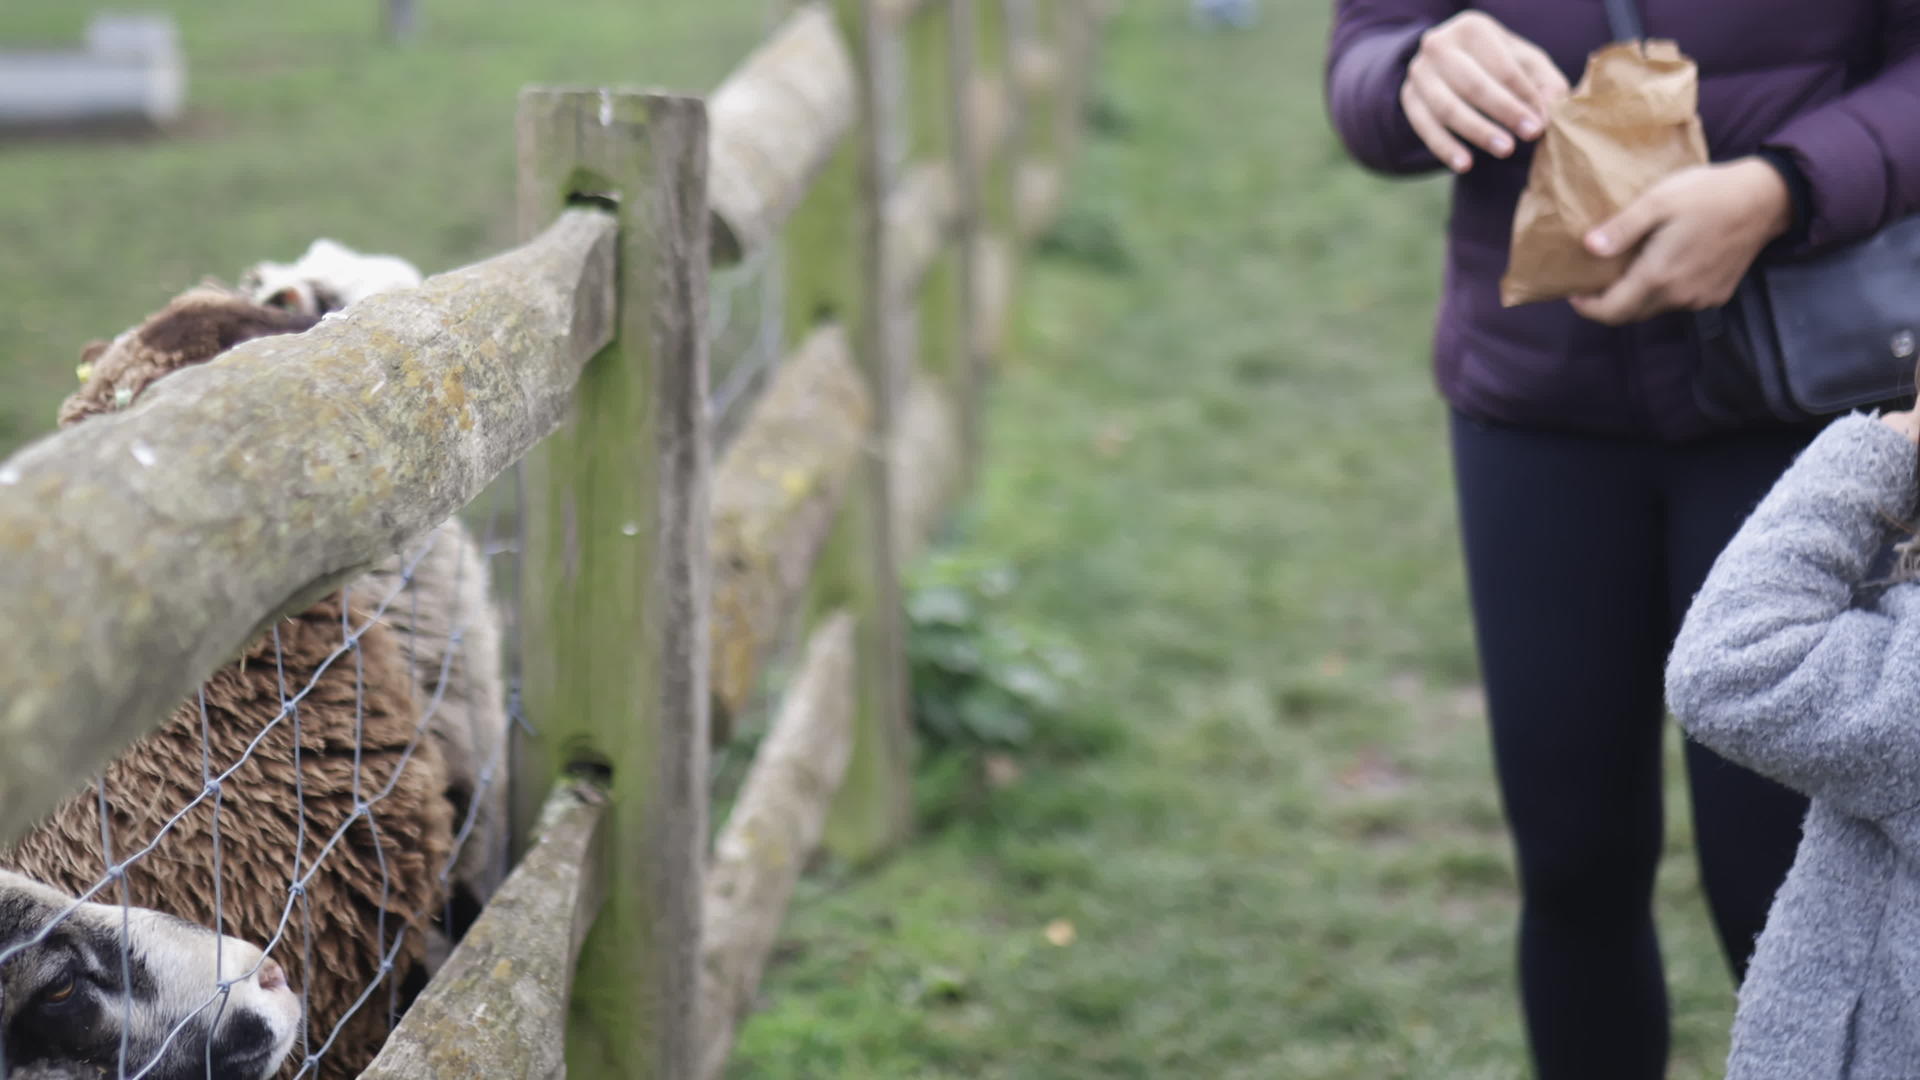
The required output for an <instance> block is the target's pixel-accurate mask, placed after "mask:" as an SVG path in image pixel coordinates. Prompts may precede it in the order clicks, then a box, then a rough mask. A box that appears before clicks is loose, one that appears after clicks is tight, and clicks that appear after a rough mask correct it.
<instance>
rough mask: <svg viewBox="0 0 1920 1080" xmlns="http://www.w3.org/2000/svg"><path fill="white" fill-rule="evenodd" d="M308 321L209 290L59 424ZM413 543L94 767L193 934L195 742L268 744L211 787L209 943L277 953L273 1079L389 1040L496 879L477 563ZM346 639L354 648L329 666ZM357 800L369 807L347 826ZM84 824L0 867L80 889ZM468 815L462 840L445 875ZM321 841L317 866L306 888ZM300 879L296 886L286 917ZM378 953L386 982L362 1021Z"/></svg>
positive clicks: (455, 539)
mask: <svg viewBox="0 0 1920 1080" xmlns="http://www.w3.org/2000/svg"><path fill="white" fill-rule="evenodd" d="M315 321H316V320H314V319H313V318H311V317H309V316H303V315H298V314H294V313H289V312H284V311H279V310H277V309H274V308H267V307H263V306H261V305H258V304H255V303H253V302H252V301H251V300H249V299H248V298H246V297H244V296H241V295H239V294H236V293H233V292H230V291H227V290H224V289H222V288H219V287H211V286H202V287H200V288H196V289H192V290H189V291H188V292H186V293H183V294H182V295H181V296H179V297H176V298H175V300H174V301H173V302H171V303H169V304H168V305H167V307H166V308H165V309H163V310H162V311H160V312H158V313H156V314H155V315H154V316H152V317H150V318H149V319H147V320H146V321H145V322H143V323H142V324H141V325H140V326H138V327H136V328H134V329H133V330H130V331H128V332H127V333H125V334H122V335H121V336H120V337H119V338H117V339H116V340H115V341H114V342H112V343H110V344H106V345H102V344H99V343H95V344H93V345H90V346H89V347H88V349H87V351H86V353H85V354H84V358H83V359H84V362H83V367H82V375H83V378H85V385H83V387H82V388H81V390H80V391H79V392H77V393H75V394H74V395H73V396H72V397H71V398H69V399H68V401H67V402H66V403H65V404H64V405H63V406H62V408H61V410H60V419H61V423H62V424H63V425H68V424H73V423H77V422H79V421H81V420H84V419H85V418H86V417H88V416H92V415H96V414H99V413H102V412H107V411H112V410H115V409H119V408H124V407H126V406H127V405H128V404H130V403H131V402H132V401H133V399H134V398H136V397H137V396H138V395H139V393H140V392H141V391H142V390H144V389H145V388H146V387H147V386H148V385H151V383H152V382H154V381H155V380H157V379H159V378H162V377H164V376H165V375H167V374H168V373H170V372H172V371H175V370H178V369H180V368H181V367H185V366H188V365H191V364H195V363H201V362H204V361H206V360H209V359H211V358H212V357H214V356H216V355H218V354H219V353H220V352H224V351H225V350H226V349H228V348H230V347H232V346H233V345H235V344H237V343H239V342H241V341H245V340H248V339H250V338H253V337H260V336H265V335H268V334H274V333H294V332H298V331H300V330H302V329H305V328H306V327H307V326H310V325H312V324H313V322H315ZM427 543H428V544H429V545H430V546H428V547H427V548H426V552H425V554H424V555H418V557H417V558H416V559H406V558H405V557H401V558H396V559H394V560H390V561H389V562H388V563H387V564H385V565H383V566H381V567H380V568H378V569H377V570H376V571H375V572H373V573H371V574H369V575H368V576H367V577H366V578H363V579H362V580H361V581H358V582H355V583H354V584H353V585H352V586H350V587H349V588H348V589H346V590H344V591H343V593H341V594H337V595H335V596H332V597H329V598H327V599H325V600H322V601H321V602H319V603H317V604H315V605H313V606H312V607H311V608H309V609H307V610H306V611H304V612H301V613H300V614H298V615H295V616H293V617H290V618H288V619H286V620H284V621H282V622H280V623H278V624H276V626H275V627H274V630H275V631H277V635H278V642H277V644H276V641H275V636H274V634H273V633H269V634H267V635H266V636H264V637H263V638H261V639H260V640H258V641H256V642H254V643H253V644H252V645H251V646H249V647H248V649H247V650H246V651H245V652H244V653H243V655H242V656H241V657H240V659H238V660H237V661H235V662H233V663H230V664H228V665H227V666H225V667H223V668H221V669H220V670H219V671H217V672H215V673H214V675H213V676H212V677H211V678H210V679H209V680H208V681H207V683H206V685H205V687H204V696H205V705H206V713H205V721H204V723H203V720H202V713H201V701H200V696H199V695H196V696H195V697H194V698H193V699H192V700H189V701H187V702H185V703H183V704H182V705H181V706H180V707H179V708H177V709H176V710H175V711H174V713H173V714H172V715H171V716H170V717H169V718H168V719H167V721H166V722H165V723H164V724H163V725H162V726H161V727H160V729H159V730H157V731H156V732H154V733H153V734H152V735H150V736H148V737H147V738H145V739H143V740H141V741H140V742H138V743H136V744H135V745H134V746H133V747H132V748H130V749H129V750H128V751H127V752H126V753H124V754H122V755H120V756H119V758H118V759H116V760H115V761H114V762H112V763H111V764H110V765H109V766H108V767H107V770H106V774H105V784H106V789H107V793H108V796H109V801H110V813H109V817H110V820H111V822H112V825H113V831H112V832H113V848H114V853H115V856H116V858H121V859H124V858H126V857H127V855H128V853H129V852H131V851H135V850H137V849H139V848H140V847H142V846H144V845H146V844H147V843H149V841H152V839H153V838H154V837H155V836H156V835H159V839H158V841H157V842H154V848H153V850H152V851H151V852H149V853H148V854H146V855H145V856H144V857H143V858H141V859H140V860H138V861H137V862H136V863H135V864H134V865H132V866H131V867H129V868H128V870H127V875H128V878H129V881H130V883H131V885H132V888H133V897H132V898H133V902H134V903H136V904H139V905H142V906H146V907H153V908H157V909H159V910H163V911H167V912H169V913H172V914H175V915H178V916H180V917H183V918H186V919H190V920H193V921H197V922H201V923H204V924H206V925H209V926H211V925H214V920H215V918H216V914H217V913H216V911H215V907H214V897H215V893H214V885H215V882H214V870H213V863H212V857H213V844H212V829H213V814H214V800H212V799H206V800H203V801H202V802H201V803H200V804H199V805H197V806H195V807H194V808H193V809H192V810H190V811H188V812H187V813H186V814H185V815H184V817H182V818H181V820H180V821H178V822H177V823H176V824H174V825H173V827H172V828H171V829H168V830H166V831H165V833H164V835H160V834H161V830H162V829H163V828H164V827H165V825H166V824H167V822H168V821H169V820H170V818H171V817H172V815H173V814H174V813H176V812H177V811H179V809H180V808H181V807H183V806H186V805H187V804H188V803H190V802H192V801H193V800H194V798H195V796H196V795H199V794H200V793H201V791H202V781H201V776H202V771H201V770H202V753H203V752H202V744H203V739H202V732H203V729H204V731H205V733H206V745H207V746H208V751H209V753H210V757H211V763H210V768H211V770H212V774H213V775H216V776H217V775H219V774H220V773H221V772H223V771H224V770H226V769H228V768H229V767H231V766H233V764H234V763H235V762H236V761H240V759H241V758H242V757H243V755H246V748H247V746H248V745H249V743H251V742H252V740H253V739H254V738H255V737H257V736H259V735H260V734H261V732H262V730H263V729H268V730H267V733H266V735H265V736H264V738H262V739H261V741H260V743H259V745H258V746H257V747H256V748H255V749H254V750H253V752H252V754H251V755H247V756H246V760H245V761H244V762H243V763H241V764H240V765H239V766H238V768H237V769H234V771H233V773H232V775H231V776H228V777H227V778H226V779H225V780H224V781H223V782H222V783H221V785H220V789H219V799H218V804H219V807H220V817H219V835H220V845H219V851H220V859H221V863H220V878H221V880H220V882H219V890H220V891H219V896H220V900H221V904H220V907H221V909H222V910H223V913H224V921H223V923H222V925H221V927H220V928H221V930H222V931H223V932H225V933H229V934H233V935H236V936H239V937H243V938H247V939H250V940H254V941H257V942H260V943H261V944H263V945H265V944H268V943H276V942H277V943H276V944H274V945H273V947H272V953H273V955H274V957H275V958H276V959H278V960H279V961H280V963H281V964H282V965H284V966H285V967H286V968H287V970H288V973H289V976H290V977H291V978H292V979H293V980H294V984H295V985H296V986H299V987H302V988H303V990H304V991H305V996H306V1001H307V1024H308V1028H307V1031H308V1042H307V1044H306V1046H305V1047H304V1048H296V1055H295V1057H294V1059H293V1060H292V1061H290V1062H289V1064H288V1066H287V1068H286V1069H285V1070H283V1072H284V1073H287V1074H290V1073H291V1072H292V1071H293V1070H295V1069H296V1068H297V1067H298V1066H299V1065H300V1055H301V1053H308V1052H310V1053H317V1052H319V1051H320V1050H321V1048H322V1046H323V1045H324V1044H325V1043H326V1042H327V1040H328V1039H329V1037H330V1036H334V1031H335V1025H336V1024H339V1023H341V1022H342V1020H343V1018H344V1021H345V1022H344V1025H343V1026H341V1027H340V1029H339V1032H338V1035H337V1037H335V1039H334V1042H333V1045H332V1046H331V1047H330V1048H329V1049H328V1050H327V1052H326V1054H325V1056H324V1057H323V1058H322V1059H321V1061H320V1062H319V1064H318V1068H317V1070H316V1073H315V1075H318V1076H321V1077H349V1076H354V1075H356V1074H358V1073H359V1071H360V1070H361V1069H362V1068H364V1067H365V1066H366V1064H367V1063H368V1062H370V1061H371V1060H372V1058H373V1056H374V1055H375V1054H376V1053H377V1052H378V1049H379V1046H380V1044H381V1042H382V1041H383V1040H384V1038H385V1036H386V1034H387V1031H388V1027H389V1025H388V1019H389V1009H390V1006H391V1005H392V1004H399V1005H404V1004H405V1003H406V1002H407V1000H408V999H409V998H410V996H411V995H412V994H413V993H415V992H417V990H418V988H419V986H420V985H422V984H423V983H424V981H425V979H426V978H427V976H428V974H429V949H430V948H432V949H433V951H434V952H438V951H439V950H440V949H441V948H444V946H445V944H446V941H445V938H446V937H447V936H452V935H457V933H458V932H459V931H460V930H461V929H462V928H463V924H464V922H465V921H466V920H467V919H470V917H471V914H472V910H473V909H474V908H477V906H478V905H479V904H481V903H484V902H485V900H486V898H487V896H488V895H490V893H491V889H492V886H493V884H494V883H495V882H496V881H497V880H498V877H499V876H500V874H501V873H502V870H503V863H504V854H505V822H504V818H505V807H504V801H503V800H504V794H505V785H504V783H498V784H492V785H491V786H489V785H487V784H486V783H484V782H483V777H485V776H486V774H487V773H488V771H489V766H495V767H498V765H497V762H498V760H499V758H500V756H501V749H502V747H503V746H504V743H505V738H506V731H505V714H504V709H503V707H502V700H501V699H502V694H501V692H500V687H499V668H498V656H497V652H498V630H497V626H496V624H495V621H494V613H493V612H492V610H491V608H490V606H489V604H488V601H487V599H486V573H485V567H484V565H483V564H482V563H481V561H480V558H479V555H478V552H477V549H476V547H475V545H474V544H473V541H472V539H471V537H470V536H468V535H467V533H466V532H465V530H464V529H462V528H461V527H460V526H459V524H458V523H457V522H449V523H447V524H446V525H443V526H442V527H441V528H440V529H439V530H438V532H437V534H436V535H435V536H434V537H432V538H430V540H429V541H427ZM418 550H419V549H417V548H416V554H417V552H418ZM403 565H405V566H406V567H407V568H408V569H410V570H411V577H410V579H403V575H402V572H401V571H402V566H403ZM396 589H398V590H399V592H398V593H396ZM343 605H345V606H346V608H347V610H345V611H343ZM383 607H384V610H382V608H383ZM343 616H344V617H343ZM347 627H351V628H352V630H353V631H355V632H357V633H358V639H357V640H358V647H357V649H356V650H354V651H349V652H344V653H342V652H341V649H342V646H343V641H344V640H345V638H346V636H347V633H348V630H347ZM456 629H459V631H460V633H459V636H458V638H457V639H456V637H455V635H454V631H455V630H456ZM456 644H457V645H458V646H459V647H458V648H457V649H455V648H453V646H455V645H456ZM410 661H411V663H410ZM443 670H445V671H446V672H447V678H446V684H445V686H440V681H441V672H442V671H443ZM283 680H284V682H283ZM283 685H284V686H285V692H286V693H287V694H289V695H292V694H299V693H300V692H301V690H302V689H303V688H308V689H307V692H306V695H305V697H304V698H302V699H301V700H300V701H299V703H298V706H297V709H295V710H292V711H289V713H288V715H286V716H285V717H282V718H281V719H279V720H278V721H277V722H275V719H274V718H275V717H276V716H277V715H278V714H279V713H280V712H281V701H282V686H283ZM309 687H310V688H309ZM430 708H431V711H429V709H430ZM296 719H297V721H298V739H297V744H298V750H297V753H296V738H295V730H296V723H295V721H296ZM270 724H271V727H270V728H269V725H270ZM356 735H358V740H359V745H358V750H357V753H356ZM450 759H451V760H450ZM356 763H357V768H358V772H359V776H358V781H357V787H356V778H355V769H356ZM356 791H357V792H358V793H359V798H361V799H364V800H366V801H367V802H369V803H371V805H370V806H369V807H368V808H367V810H366V812H365V814H364V815H362V814H360V813H358V812H357V811H356ZM296 793H298V794H300V795H304V798H303V799H302V798H297V797H296ZM376 800H377V801H376ZM96 806H97V804H96V800H95V796H94V794H93V792H92V791H91V790H88V791H84V792H79V793H76V795H75V796H74V797H73V798H72V799H70V800H69V801H68V802H67V803H66V804H65V805H63V806H62V807H61V808H60V809H59V810H57V811H56V812H55V813H54V815H53V816H52V817H51V818H50V819H49V820H48V821H46V822H45V823H43V824H42V825H41V826H39V827H38V828H37V829H36V831H35V832H33V833H31V834H29V835H28V836H27V837H25V838H24V839H22V840H21V841H20V843H19V844H18V845H16V846H15V847H14V848H13V849H12V850H11V851H8V852H5V853H0V865H4V866H7V867H10V868H13V869H16V870H19V871H21V872H23V873H26V874H29V875H31V876H33V877H36V878H38V879H40V880H42V881H45V882H47V883H48V884H50V885H53V886H55V887H59V888H65V889H69V890H73V891H75V892H78V891H80V890H83V889H85V888H86V887H88V886H89V885H91V884H92V883H93V882H94V881H96V880H98V879H99V877H100V875H101V872H102V868H103V867H104V866H105V860H104V859H103V858H102V855H101V853H100V851H99V846H100V839H99V838H100V828H99V820H98V813H97V809H96ZM302 809H304V813H301V812H300V811H301V810H302ZM469 815H471V817H472V820H473V825H472V835H470V836H469V837H467V838H466V841H465V843H464V844H463V845H462V847H461V850H460V853H459V856H458V860H457V861H456V862H453V864H452V865H451V866H450V865H449V862H450V860H451V859H453V857H454V851H453V845H454V843H455V841H456V835H457V833H458V831H459V830H460V829H461V828H462V825H463V824H464V823H465V822H466V820H467V819H468V817H469ZM302 836H304V840H303V841H301V842H298V843H296V841H297V840H298V839H299V838H301V837H302ZM336 838H337V839H336ZM329 843H333V844H334V845H335V847H334V850H333V851H332V852H331V854H329V855H328V856H327V857H326V859H325V860H324V862H323V863H322V864H321V865H320V866H319V868H318V869H317V870H316V869H315V862H316V860H317V859H318V858H319V856H320V854H321V852H322V851H323V850H324V849H325V848H326V847H327V845H328V844H329ZM296 849H297V850H298V856H297V864H296V855H295V852H296ZM296 865H297V868H298V875H299V877H300V878H301V880H302V888H301V890H300V895H299V896H298V897H297V900H296V902H294V903H292V904H291V905H289V901H288V898H289V886H290V885H291V884H292V883H293V881H294V879H295V872H296ZM449 907H454V908H459V909H462V910H459V911H458V912H456V914H457V915H458V916H459V917H458V918H457V919H456V921H455V923H454V925H451V926H441V925H438V923H439V919H440V916H441V915H442V913H443V912H444V911H446V910H448V908H449ZM283 920H284V924H283ZM403 929H404V930H405V932H406V933H405V937H404V939H402V940H400V942H399V944H398V947H397V951H396V947H395V941H396V935H397V934H399V933H400V932H401V931H402V930H403ZM309 950H310V952H309ZM390 951H391V952H392V963H393V967H392V969H391V975H390V978H389V981H387V982H382V983H381V985H380V986H379V988H378V989H377V990H375V991H374V992H373V993H371V994H369V995H367V997H366V1000H365V1001H364V1003H361V997H362V994H363V992H364V991H366V990H367V988H368V987H369V986H370V985H372V984H374V983H375V982H377V981H380V978H381V974H380V968H381V964H382V962H383V961H384V960H385V959H386V955H387V953H389V952H390ZM356 1006H357V1009H356Z"/></svg>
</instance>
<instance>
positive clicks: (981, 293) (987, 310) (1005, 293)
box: [973, 232, 1019, 357]
mask: <svg viewBox="0 0 1920 1080" xmlns="http://www.w3.org/2000/svg"><path fill="white" fill-rule="evenodd" d="M973 259H974V266H975V267H976V268H977V269H978V272H979V275H980V282H979V288H978V289H977V290H975V292H974V295H973V301H974V307H973V335H974V336H973V340H974V342H975V343H976V347H978V348H979V350H980V352H981V355H982V356H985V357H996V356H998V355H999V353H1000V349H1001V347H1002V346H1003V345H1004V344H1005V343H1006V337H1007V320H1008V316H1009V315H1010V314H1011V312H1012V310H1013V277H1014V268H1015V264H1016V262H1017V261H1018V259H1019V256H1018V255H1016V254H1015V253H1014V250H1013V244H1012V243H1011V242H1010V241H1009V240H1007V238H1006V237H1004V236H999V235H997V234H994V233H984V232H983V233H981V234H980V237H979V239H978V240H977V241H976V243H975V244H974V257H973Z"/></svg>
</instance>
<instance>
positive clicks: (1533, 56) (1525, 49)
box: [1513, 38, 1573, 117]
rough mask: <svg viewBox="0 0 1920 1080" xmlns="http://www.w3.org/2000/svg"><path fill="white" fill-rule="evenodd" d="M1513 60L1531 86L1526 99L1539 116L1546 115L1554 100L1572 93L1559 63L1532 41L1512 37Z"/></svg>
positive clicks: (1571, 88) (1556, 100)
mask: <svg viewBox="0 0 1920 1080" xmlns="http://www.w3.org/2000/svg"><path fill="white" fill-rule="evenodd" d="M1513 62H1514V66H1515V67H1517V68H1519V69H1520V72H1521V74H1522V75H1523V76H1524V77H1525V78H1526V80H1527V83H1528V85H1530V86H1531V87H1532V88H1533V90H1532V93H1531V94H1530V95H1529V96H1528V97H1527V101H1528V102H1529V103H1530V104H1531V105H1532V106H1533V107H1534V108H1535V109H1537V110H1538V111H1539V113H1540V115H1541V116H1543V117H1544V116H1546V115H1547V113H1548V112H1549V111H1550V110H1551V109H1552V108H1553V106H1554V104H1555V103H1556V102H1558V101H1560V100H1561V99H1562V98H1565V97H1566V96H1567V95H1568V94H1571V93H1573V87H1572V86H1570V85H1568V84H1567V76H1566V73H1565V72H1563V71H1561V70H1560V65H1558V64H1556V63H1554V62H1553V58H1552V57H1550V56H1548V55H1547V54H1546V53H1545V52H1543V51H1542V50H1541V49H1540V48H1539V46H1536V45H1534V44H1533V43H1532V42H1529V41H1523V40H1520V39H1518V38H1515V39H1514V43H1513Z"/></svg>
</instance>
